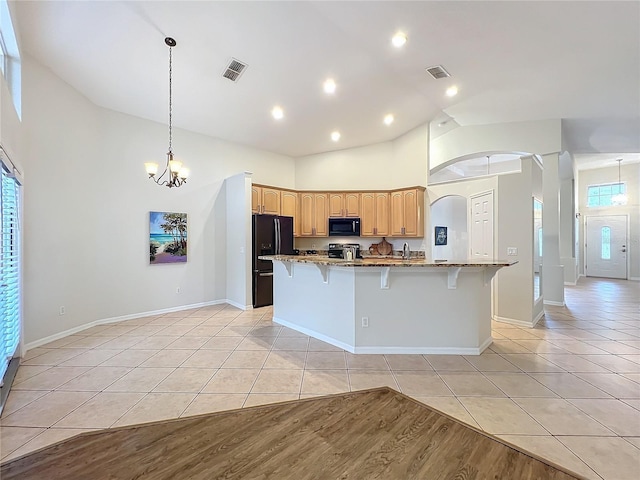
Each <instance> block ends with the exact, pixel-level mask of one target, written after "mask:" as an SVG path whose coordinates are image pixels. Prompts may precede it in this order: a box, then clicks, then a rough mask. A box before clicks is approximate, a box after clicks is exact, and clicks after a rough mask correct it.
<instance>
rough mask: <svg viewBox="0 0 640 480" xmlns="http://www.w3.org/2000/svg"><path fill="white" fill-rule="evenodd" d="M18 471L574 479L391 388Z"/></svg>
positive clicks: (76, 440) (62, 448)
mask: <svg viewBox="0 0 640 480" xmlns="http://www.w3.org/2000/svg"><path fill="white" fill-rule="evenodd" d="M0 478H2V480H10V479H21V480H30V479H34V480H35V479H38V480H41V479H48V480H54V479H92V480H98V479H134V478H135V479H149V480H156V479H187V478H188V479H194V480H195V479H207V480H211V479H219V478H224V479H267V478H272V479H296V480H302V479H324V478H327V479H336V478H340V479H375V478H382V479H429V480H433V479H459V480H471V479H478V480H479V479H488V478H491V479H519V480H524V479H575V478H581V477H579V476H578V475H572V474H569V473H568V472H566V471H563V470H561V469H560V468H557V467H555V466H552V465H549V464H547V463H544V462H542V461H540V460H539V459H536V458H534V457H533V456H532V455H530V454H525V453H522V452H520V451H518V450H516V449H515V448H512V447H511V446H508V445H506V444H505V443H504V442H502V441H500V440H497V439H494V438H492V437H490V436H489V435H487V434H485V433H482V432H480V431H478V430H475V429H473V428H470V427H468V426H466V425H464V424H462V423H460V422H458V421H457V420H454V419H452V418H451V417H448V416H446V415H444V414H441V413H439V412H437V411H435V410H432V409H431V408H429V407H427V406H425V405H423V404H421V403H419V402H417V401H415V400H413V399H411V398H409V397H407V396H405V395H402V394H400V393H398V392H396V391H394V390H392V389H389V388H376V389H371V390H363V391H360V392H353V393H347V394H338V395H331V396H327V397H318V398H310V399H306V400H297V401H292V402H285V403H279V404H272V405H265V406H259V407H252V408H246V409H242V410H231V411H228V412H218V413H213V414H207V415H200V416H196V417H188V418H184V419H178V420H170V421H166V422H154V423H148V424H144V425H134V426H128V427H122V428H115V429H109V430H103V431H99V432H90V433H85V434H82V435H79V436H76V437H73V438H71V439H68V440H65V441H63V442H60V443H57V444H55V445H52V446H49V447H46V448H44V449H42V450H39V451H36V452H34V453H31V454H29V455H26V456H24V457H21V458H18V459H15V460H12V461H10V462H7V463H5V464H3V465H1V466H0Z"/></svg>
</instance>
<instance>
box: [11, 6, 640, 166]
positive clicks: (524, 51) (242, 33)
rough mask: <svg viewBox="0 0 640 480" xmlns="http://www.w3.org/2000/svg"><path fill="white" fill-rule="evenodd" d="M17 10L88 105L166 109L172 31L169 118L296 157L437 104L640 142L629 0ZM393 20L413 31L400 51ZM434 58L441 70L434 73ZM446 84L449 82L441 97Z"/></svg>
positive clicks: (617, 141)
mask: <svg viewBox="0 0 640 480" xmlns="http://www.w3.org/2000/svg"><path fill="white" fill-rule="evenodd" d="M12 10H13V11H14V13H15V14H16V17H17V30H18V35H19V37H20V40H21V45H22V49H23V53H24V52H26V53H27V54H29V55H31V56H32V57H34V58H35V59H37V60H38V61H39V62H40V63H42V64H44V65H46V66H47V67H49V68H50V69H51V70H52V71H53V72H55V73H56V74H57V75H58V76H60V77H61V78H62V79H64V80H65V81H66V82H67V83H69V84H70V85H72V86H73V87H74V88H76V89H77V90H78V91H79V92H81V93H82V94H83V95H85V96H86V97H88V98H89V99H90V100H91V101H92V102H94V103H95V104H97V105H100V106H102V107H105V108H109V109H113V110H117V111H120V112H124V113H127V114H131V115H136V116H139V117H143V118H146V119H150V120H154V121H157V122H161V123H166V122H167V117H168V111H167V110H168V105H167V103H168V47H167V46H166V45H165V43H164V38H165V36H171V37H174V38H175V39H176V41H177V46H176V47H175V48H174V50H173V104H174V105H173V121H174V126H176V127H181V128H184V129H188V130H192V131H195V132H200V133H204V134H207V135H211V136H213V137H217V138H221V139H225V140H229V141H233V142H239V143H242V144H246V145H250V146H254V147H256V148H261V149H265V150H268V151H272V152H277V153H281V154H285V155H290V156H293V157H299V156H303V155H308V154H313V153H319V152H326V151H331V150H338V149H343V148H349V147H356V146H361V145H368V144H372V143H377V142H382V141H388V140H392V139H394V138H397V137H398V136H400V135H402V134H404V133H406V132H407V131H409V130H411V129H413V128H415V127H416V126H418V125H421V124H424V123H425V122H429V121H431V120H433V119H436V118H438V117H439V116H442V115H446V116H449V117H452V118H453V119H455V121H456V122H457V123H458V124H460V125H473V124H488V123H502V122H515V121H523V120H542V119H550V118H561V119H563V135H564V137H563V138H564V139H565V141H566V144H567V146H568V147H570V148H571V149H572V150H573V153H578V154H579V153H582V154H590V155H593V154H602V153H604V154H611V153H616V154H626V153H637V152H640V87H639V85H640V3H639V2H624V1H623V2H615V1H601V2H583V1H577V2H571V1H566V2H565V1H550V2H539V1H531V2H529V1H512V2H511V1H510V2H506V1H505V2H499V1H469V2H464V1H422V2H401V1H385V2H346V1H341V2H307V1H298V2H278V1H265V2H244V1H229V2H221V1H220V2H219V1H216V2H214V1H193V2H191V1H141V2H133V1H108V2H96V1H91V2H89V1H70V2H67V1H28V2H25V1H19V2H15V3H13V4H12ZM397 31H402V32H404V33H405V34H406V35H407V37H408V41H407V43H406V45H405V46H404V47H403V48H400V49H398V48H395V47H393V46H392V45H391V37H392V35H393V34H394V33H396V32H397ZM232 58H236V59H239V60H240V61H242V62H244V63H246V64H247V65H248V67H247V69H246V70H245V72H244V73H243V75H242V76H241V77H240V79H239V80H238V82H236V83H234V82H232V81H230V80H228V79H226V78H223V77H222V73H223V71H224V70H225V67H226V66H227V64H228V63H229V61H230V60H231V59H232ZM433 65H443V66H444V67H445V68H446V69H447V70H448V71H449V72H450V74H451V77H450V78H447V79H440V80H435V79H433V78H432V77H431V76H430V75H429V74H427V73H426V72H425V68H426V67H429V66H433ZM328 77H331V78H333V79H335V82H336V84H337V90H336V93H335V94H334V95H331V96H328V95H327V94H325V93H324V92H323V90H322V84H323V82H324V80H325V79H326V78H328ZM454 84H455V85H456V86H457V87H458V89H459V93H458V95H457V96H455V97H452V98H449V97H447V96H445V90H446V89H447V88H448V87H449V86H451V85H454ZM274 105H280V106H281V107H282V108H283V109H284V118H283V119H282V120H280V121H276V120H274V119H273V118H272V116H271V114H270V111H271V109H272V108H273V106H274ZM387 113H392V114H393V115H394V116H395V121H394V122H393V123H392V124H391V125H390V126H386V125H385V124H383V121H382V120H383V117H384V115H386V114H387ZM334 130H339V131H340V132H341V139H340V141H339V142H333V141H332V140H331V139H330V133H331V132H332V131H334ZM179 141H180V139H179V135H178V136H175V143H176V144H178V143H179Z"/></svg>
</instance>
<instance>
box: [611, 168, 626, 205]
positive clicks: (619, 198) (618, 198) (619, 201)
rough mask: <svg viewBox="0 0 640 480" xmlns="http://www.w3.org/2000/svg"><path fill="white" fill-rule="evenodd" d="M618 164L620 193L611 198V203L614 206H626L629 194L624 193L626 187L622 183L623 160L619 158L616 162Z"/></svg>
mask: <svg viewBox="0 0 640 480" xmlns="http://www.w3.org/2000/svg"><path fill="white" fill-rule="evenodd" d="M616 161H617V162H618V193H617V194H615V195H614V196H613V197H611V203H613V204H614V205H626V204H627V194H626V193H624V185H622V182H621V181H620V164H621V163H622V159H621V158H619V159H618V160H616Z"/></svg>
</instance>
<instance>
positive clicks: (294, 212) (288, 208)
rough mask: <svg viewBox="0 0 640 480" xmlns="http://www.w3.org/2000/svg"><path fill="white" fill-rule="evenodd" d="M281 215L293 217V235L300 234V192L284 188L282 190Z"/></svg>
mask: <svg viewBox="0 0 640 480" xmlns="http://www.w3.org/2000/svg"><path fill="white" fill-rule="evenodd" d="M280 215H283V216H285V217H293V236H294V237H298V236H300V211H299V208H298V192H291V191H289V190H282V191H281V192H280Z"/></svg>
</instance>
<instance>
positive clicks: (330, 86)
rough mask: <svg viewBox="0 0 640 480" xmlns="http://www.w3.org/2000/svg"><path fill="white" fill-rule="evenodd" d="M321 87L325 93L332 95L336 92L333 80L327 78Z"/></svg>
mask: <svg viewBox="0 0 640 480" xmlns="http://www.w3.org/2000/svg"><path fill="white" fill-rule="evenodd" d="M323 87H324V92H325V93H328V94H332V93H335V92H336V82H335V81H334V80H333V78H328V79H327V80H325V82H324V84H323Z"/></svg>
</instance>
